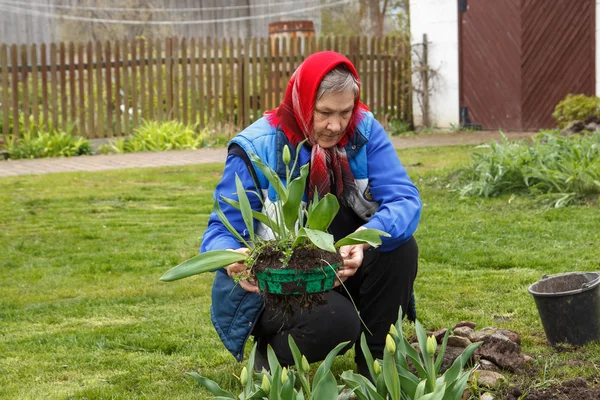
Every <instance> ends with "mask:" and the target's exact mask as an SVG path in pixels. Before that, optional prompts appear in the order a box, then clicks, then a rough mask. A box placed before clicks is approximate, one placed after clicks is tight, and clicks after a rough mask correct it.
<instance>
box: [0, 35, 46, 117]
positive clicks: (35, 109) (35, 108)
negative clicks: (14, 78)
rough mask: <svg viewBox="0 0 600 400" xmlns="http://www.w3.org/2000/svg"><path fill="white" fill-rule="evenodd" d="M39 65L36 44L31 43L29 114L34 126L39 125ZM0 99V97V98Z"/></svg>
mask: <svg viewBox="0 0 600 400" xmlns="http://www.w3.org/2000/svg"><path fill="white" fill-rule="evenodd" d="M0 64H1V63H0ZM38 75H39V66H38V57H37V45H36V44H35V43H34V44H32V45H31V92H32V93H33V96H32V97H33V104H32V107H31V115H32V117H33V124H34V125H35V126H36V127H39V126H40V99H39V93H40V85H39V76H38ZM0 99H1V98H0Z"/></svg>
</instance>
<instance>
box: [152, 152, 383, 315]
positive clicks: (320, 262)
mask: <svg viewBox="0 0 600 400" xmlns="http://www.w3.org/2000/svg"><path fill="white" fill-rule="evenodd" d="M303 144H304V142H301V143H300V144H299V145H298V147H297V150H296V155H295V157H294V161H293V162H292V155H291V152H290V149H289V147H288V146H284V148H283V152H282V153H283V154H282V161H283V163H284V164H285V177H280V176H279V175H278V174H277V172H275V170H273V169H272V168H271V167H270V166H268V165H265V164H263V162H262V160H260V159H259V158H258V157H257V156H256V155H254V154H250V155H249V157H250V160H251V161H252V163H253V165H254V167H255V168H256V171H255V172H257V173H258V172H259V171H260V173H262V174H263V175H264V176H265V178H266V179H267V180H268V181H269V182H270V184H271V185H272V187H273V188H274V189H275V191H276V193H277V200H276V201H274V202H272V203H268V204H267V202H266V200H265V199H263V198H262V197H261V196H260V195H259V194H258V193H256V192H251V191H248V192H247V191H246V190H245V189H244V187H243V185H242V182H241V180H240V179H239V177H238V176H237V175H236V194H237V198H238V200H235V199H230V198H226V197H224V196H222V198H221V200H222V201H224V202H225V203H227V204H229V205H231V206H233V207H235V208H237V209H238V210H240V212H241V215H242V219H243V221H244V224H245V226H246V230H245V231H246V232H247V233H248V234H247V236H242V235H241V234H240V233H239V232H238V231H237V230H236V229H235V228H234V227H233V226H232V225H231V223H230V222H229V221H228V219H227V217H226V216H225V214H224V213H223V211H222V210H221V206H220V202H219V199H216V200H215V202H214V207H215V211H216V213H217V215H218V217H219V219H220V220H221V222H222V223H223V225H224V226H225V227H226V228H227V229H228V230H229V231H230V232H231V234H232V235H233V236H234V237H236V238H237V240H238V241H239V242H240V243H241V244H243V246H244V247H245V248H247V249H250V252H249V254H242V253H239V252H235V251H229V250H211V251H207V252H205V253H201V254H198V255H197V256H195V257H193V258H191V259H189V260H186V261H184V262H183V263H181V264H180V265H177V266H176V267H174V268H172V269H171V270H169V271H167V272H166V273H165V274H164V275H163V276H162V277H161V278H160V279H161V280H162V281H174V280H178V279H182V278H186V277H189V276H192V275H197V274H200V273H204V272H208V271H214V270H217V269H220V268H224V267H226V266H228V265H230V264H232V263H236V262H243V263H245V265H246V266H247V270H246V272H245V273H244V274H245V276H242V277H240V279H249V278H252V279H256V280H257V281H258V285H259V288H260V289H261V293H262V294H263V296H264V299H265V305H266V306H271V307H272V306H275V307H278V308H279V309H281V310H282V311H283V312H286V311H290V310H292V309H293V306H294V305H295V304H298V305H300V306H302V307H303V308H308V309H310V308H311V306H312V304H321V303H322V302H323V299H324V297H323V295H322V292H325V291H327V290H330V289H332V288H333V285H334V282H335V271H336V270H337V268H339V267H340V266H341V262H342V260H341V257H339V255H338V253H337V251H338V250H337V249H339V248H340V247H341V246H344V245H351V244H364V243H368V244H369V245H371V246H373V247H377V246H379V245H380V244H381V236H389V234H388V233H386V232H383V231H380V230H377V229H371V228H368V229H359V230H357V231H355V232H353V233H351V234H349V235H348V236H346V237H344V238H342V239H340V240H338V241H337V242H334V238H333V235H331V234H330V233H329V232H328V231H327V230H328V228H329V226H330V225H331V223H332V222H333V219H334V218H335V216H336V214H337V212H338V210H339V207H340V206H339V203H338V200H337V198H336V197H335V196H334V195H332V194H331V193H327V194H326V195H325V196H323V197H322V198H319V196H318V194H315V196H314V199H312V200H311V201H310V202H309V203H308V204H306V203H305V201H304V196H305V193H306V190H305V189H306V182H307V178H308V168H309V165H308V164H306V165H303V166H302V167H299V168H298V164H297V162H298V158H299V157H298V155H299V152H300V149H301V146H302V145H303ZM294 172H295V173H296V174H297V176H296V177H295V178H293V174H294ZM283 179H285V181H284V180H283ZM284 182H288V184H285V183H284ZM248 195H250V196H258V198H259V199H260V201H261V203H262V205H263V210H264V212H258V211H254V210H253V209H252V207H251V205H250V200H249V198H248ZM255 220H257V221H259V222H260V223H262V224H263V225H264V227H266V229H268V232H269V233H268V234H267V235H268V236H272V237H271V238H269V237H267V238H263V237H261V236H259V235H258V233H256V230H255ZM319 250H320V251H319ZM323 252H325V253H327V252H328V253H330V255H323ZM282 270H283V271H286V272H287V271H291V272H292V274H291V276H289V278H290V279H287V280H286V281H285V282H284V283H281V280H280V277H281V271H282ZM308 270H310V271H313V274H315V275H317V276H318V277H319V278H320V279H319V280H320V281H322V283H318V284H317V287H316V288H315V289H312V286H313V285H311V284H310V282H309V280H308V279H309V278H305V273H306V272H309V271H308ZM286 275H287V274H286ZM278 281H279V282H278Z"/></svg>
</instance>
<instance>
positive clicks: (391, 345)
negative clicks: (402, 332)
mask: <svg viewBox="0 0 600 400" xmlns="http://www.w3.org/2000/svg"><path fill="white" fill-rule="evenodd" d="M385 348H386V350H387V351H388V352H389V353H390V354H394V353H395V352H396V342H395V341H394V338H392V336H391V335H390V334H388V335H387V336H386V337H385Z"/></svg>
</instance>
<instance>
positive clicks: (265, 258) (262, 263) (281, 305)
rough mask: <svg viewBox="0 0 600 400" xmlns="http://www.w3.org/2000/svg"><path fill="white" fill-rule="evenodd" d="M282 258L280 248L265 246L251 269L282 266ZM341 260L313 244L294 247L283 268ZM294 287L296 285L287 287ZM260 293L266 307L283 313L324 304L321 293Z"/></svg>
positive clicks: (298, 268) (255, 270)
mask: <svg viewBox="0 0 600 400" xmlns="http://www.w3.org/2000/svg"><path fill="white" fill-rule="evenodd" d="M283 258H284V255H283V254H282V253H281V251H280V250H278V249H274V248H272V247H265V248H263V249H262V250H261V252H260V254H259V255H258V257H257V258H256V261H255V262H254V266H253V267H252V269H253V271H254V272H257V271H262V270H265V269H279V268H284V266H283V263H282V260H283ZM341 262H342V258H341V257H340V255H339V254H337V253H330V252H328V251H325V250H322V249H319V248H316V247H314V246H305V247H300V248H296V249H294V253H293V254H292V257H291V259H290V261H289V263H288V265H287V266H285V268H286V269H291V270H295V271H305V270H307V269H311V268H314V267H317V266H323V265H334V264H339V263H341ZM295 288H296V286H294V288H288V289H295ZM262 294H263V297H264V300H265V307H266V308H269V309H274V310H278V311H280V312H281V313H283V314H290V315H291V314H293V313H294V311H295V310H300V309H307V310H310V309H311V308H312V307H313V306H316V305H322V304H325V296H324V294H323V293H314V294H308V293H306V292H304V293H301V294H298V295H278V294H273V293H268V292H263V293H262Z"/></svg>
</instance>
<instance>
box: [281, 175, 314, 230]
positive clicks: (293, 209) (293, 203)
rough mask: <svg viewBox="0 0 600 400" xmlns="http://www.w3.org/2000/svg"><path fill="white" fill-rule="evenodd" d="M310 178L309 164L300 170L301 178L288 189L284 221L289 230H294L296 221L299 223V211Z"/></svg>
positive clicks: (284, 204) (284, 206)
mask: <svg viewBox="0 0 600 400" xmlns="http://www.w3.org/2000/svg"><path fill="white" fill-rule="evenodd" d="M307 177H308V164H306V165H304V166H302V168H300V176H299V177H297V178H296V179H294V180H293V181H292V182H290V184H289V185H288V187H287V191H288V197H287V200H286V201H285V202H284V203H283V206H282V210H283V219H284V221H285V226H286V227H287V228H288V229H289V230H294V229H295V226H296V221H298V209H300V207H302V196H304V189H305V187H306V178H307Z"/></svg>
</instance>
